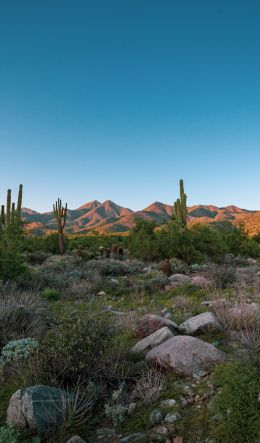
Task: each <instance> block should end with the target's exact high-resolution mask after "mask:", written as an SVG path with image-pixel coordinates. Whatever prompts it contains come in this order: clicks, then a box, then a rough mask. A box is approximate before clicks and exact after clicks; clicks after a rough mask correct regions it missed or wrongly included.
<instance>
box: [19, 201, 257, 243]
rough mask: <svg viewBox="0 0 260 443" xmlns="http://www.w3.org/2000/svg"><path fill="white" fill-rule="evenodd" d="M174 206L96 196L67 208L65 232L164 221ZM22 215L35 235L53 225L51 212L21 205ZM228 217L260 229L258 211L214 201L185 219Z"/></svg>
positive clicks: (192, 221) (191, 211)
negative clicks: (135, 204)
mask: <svg viewBox="0 0 260 443" xmlns="http://www.w3.org/2000/svg"><path fill="white" fill-rule="evenodd" d="M172 213H173V206H170V205H167V204H164V203H160V202H154V203H152V204H151V205H149V206H148V207H147V208H145V209H143V210H141V211H132V210H131V209H129V208H124V207H122V206H119V205H117V204H116V203H114V202H112V201H111V200H106V201H104V202H103V203H101V202H99V201H98V200H93V201H91V202H88V203H85V204H84V205H82V206H80V207H79V208H77V209H68V212H67V223H66V232H67V233H68V234H88V233H91V232H98V233H105V234H109V233H127V232H128V231H129V230H130V229H131V228H132V227H133V225H134V221H135V218H137V217H139V218H142V219H146V220H154V221H156V222H157V223H165V222H168V221H169V220H170V217H171V216H172ZM22 217H23V220H24V222H25V228H26V229H27V231H28V232H29V233H31V234H34V235H43V234H46V233H50V232H52V231H53V230H55V229H56V220H55V217H54V214H53V212H44V213H40V212H37V211H33V210H32V209H28V208H22ZM225 220H226V221H230V222H231V223H233V224H239V223H243V224H244V226H245V229H246V231H247V232H248V233H249V235H255V234H257V233H259V232H260V211H249V210H246V209H241V208H238V207H237V206H225V207H222V208H219V207H217V206H213V205H197V206H191V207H189V208H188V223H189V224H190V225H192V224H195V223H220V222H223V221H225Z"/></svg>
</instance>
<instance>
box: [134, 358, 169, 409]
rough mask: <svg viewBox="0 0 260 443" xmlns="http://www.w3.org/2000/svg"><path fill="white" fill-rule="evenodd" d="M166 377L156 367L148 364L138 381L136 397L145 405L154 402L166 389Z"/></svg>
mask: <svg viewBox="0 0 260 443" xmlns="http://www.w3.org/2000/svg"><path fill="white" fill-rule="evenodd" d="M165 385H166V382H165V377H164V376H163V374H161V373H160V372H158V371H156V369H154V368H151V367H149V366H147V367H146V368H145V369H144V370H143V372H142V376H141V378H140V379H139V380H138V381H137V383H136V388H135V394H136V399H137V400H138V401H140V402H141V403H143V404H144V405H150V404H152V403H154V402H155V401H156V400H157V399H158V398H159V397H160V395H161V393H162V391H163V390H164V389H165Z"/></svg>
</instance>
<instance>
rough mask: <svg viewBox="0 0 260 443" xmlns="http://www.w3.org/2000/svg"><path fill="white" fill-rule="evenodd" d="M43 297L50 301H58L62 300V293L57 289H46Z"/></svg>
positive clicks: (42, 293)
mask: <svg viewBox="0 0 260 443" xmlns="http://www.w3.org/2000/svg"><path fill="white" fill-rule="evenodd" d="M41 296H42V298H44V299H45V300H48V301H57V300H59V298H60V292H59V291H57V289H51V288H46V289H44V290H43V291H42V292H41Z"/></svg>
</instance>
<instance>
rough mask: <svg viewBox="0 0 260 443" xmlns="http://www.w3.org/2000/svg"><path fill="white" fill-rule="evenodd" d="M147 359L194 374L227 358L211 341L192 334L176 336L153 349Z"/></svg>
mask: <svg viewBox="0 0 260 443" xmlns="http://www.w3.org/2000/svg"><path fill="white" fill-rule="evenodd" d="M146 360H147V361H148V362H150V363H153V364H155V365H157V366H159V367H160V368H162V369H168V370H172V371H173V372H175V373H176V374H179V375H184V376H192V375H193V374H198V373H199V372H201V371H210V370H211V369H213V368H214V367H215V366H216V365H217V364H218V363H221V362H223V361H225V360H226V354H225V353H224V352H222V351H219V350H218V349H217V348H215V347H214V346H212V345H211V344H209V343H206V342H204V341H202V340H199V339H198V338H195V337H191V336H186V335H183V336H176V337H173V338H170V340H167V341H166V342H165V343H162V344H161V345H160V346H157V347H156V348H154V349H152V350H151V351H150V352H148V354H147V355H146Z"/></svg>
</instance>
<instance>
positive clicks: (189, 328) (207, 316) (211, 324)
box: [179, 312, 220, 335]
mask: <svg viewBox="0 0 260 443" xmlns="http://www.w3.org/2000/svg"><path fill="white" fill-rule="evenodd" d="M179 329H180V331H181V332H184V334H188V335H189V334H191V335H193V334H198V333H199V332H205V331H209V330H211V331H212V330H217V329H220V324H219V322H218V320H217V317H216V316H215V315H214V314H213V313H212V312H203V313H202V314H199V315H195V316H194V317H191V318H189V319H188V320H186V321H185V322H184V323H182V324H181V325H180V326H179Z"/></svg>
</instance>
